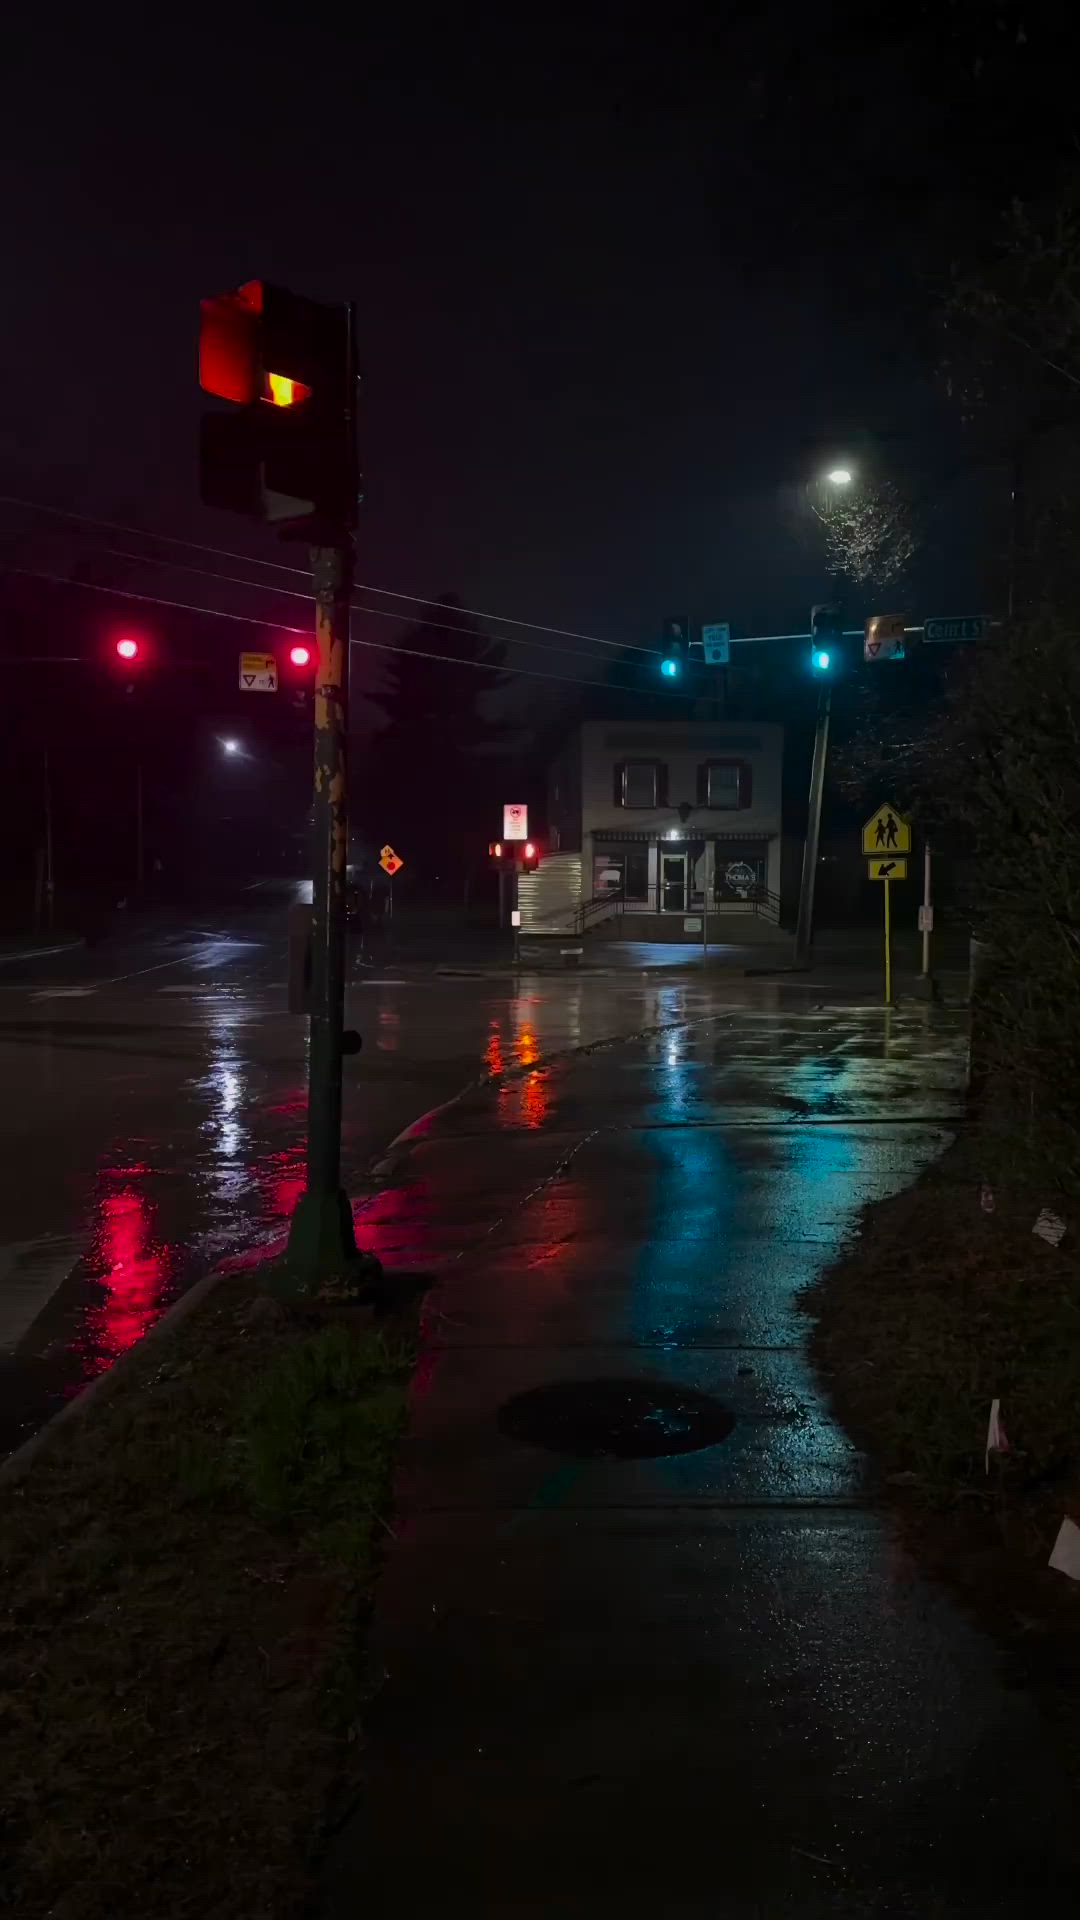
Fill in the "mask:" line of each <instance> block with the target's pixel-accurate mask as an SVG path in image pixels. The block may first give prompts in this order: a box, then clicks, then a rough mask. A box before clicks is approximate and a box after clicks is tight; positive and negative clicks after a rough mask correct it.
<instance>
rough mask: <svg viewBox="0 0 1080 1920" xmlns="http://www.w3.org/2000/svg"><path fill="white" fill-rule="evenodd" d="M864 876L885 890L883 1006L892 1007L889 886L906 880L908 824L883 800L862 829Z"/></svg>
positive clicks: (908, 851)
mask: <svg viewBox="0 0 1080 1920" xmlns="http://www.w3.org/2000/svg"><path fill="white" fill-rule="evenodd" d="M862 850H863V853H864V854H865V855H866V870H867V876H868V878H869V879H871V880H880V881H881V883H882V885H883V887H884V891H885V1005H886V1006H887V1007H891V1006H892V897H891V895H892V883H893V881H894V880H906V879H907V870H908V863H907V860H906V859H905V858H904V855H905V854H909V853H910V852H911V825H910V822H909V821H907V820H905V819H904V816H903V814H902V813H900V812H899V810H898V809H897V808H896V807H894V806H892V805H891V804H890V802H889V801H886V802H885V803H884V805H883V806H880V807H878V809H877V811H876V813H872V814H871V815H870V818H869V820H867V822H866V824H865V825H864V827H863V830H862Z"/></svg>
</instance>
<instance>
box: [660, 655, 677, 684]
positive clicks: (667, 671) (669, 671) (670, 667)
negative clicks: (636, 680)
mask: <svg viewBox="0 0 1080 1920" xmlns="http://www.w3.org/2000/svg"><path fill="white" fill-rule="evenodd" d="M660 671H661V673H662V674H664V675H665V676H666V677H667V679H669V680H674V678H675V676H676V674H677V673H678V671H679V663H678V661H677V660H661V662H660Z"/></svg>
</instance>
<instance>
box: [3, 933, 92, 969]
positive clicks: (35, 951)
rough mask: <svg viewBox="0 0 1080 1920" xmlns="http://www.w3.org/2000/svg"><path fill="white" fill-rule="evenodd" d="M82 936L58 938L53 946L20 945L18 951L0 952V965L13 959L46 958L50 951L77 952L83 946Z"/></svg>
mask: <svg viewBox="0 0 1080 1920" xmlns="http://www.w3.org/2000/svg"><path fill="white" fill-rule="evenodd" d="M85 945H86V941H85V939H83V938H81V937H80V938H79V939H77V940H60V941H58V942H57V944H56V946H54V947H21V948H20V949H19V951H18V953H0V967H6V966H8V965H10V964H11V963H12V962H13V961H15V960H47V959H48V957H49V955H50V954H51V953H78V951H79V948H80V947H85Z"/></svg>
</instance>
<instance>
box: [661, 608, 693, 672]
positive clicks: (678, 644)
mask: <svg viewBox="0 0 1080 1920" xmlns="http://www.w3.org/2000/svg"><path fill="white" fill-rule="evenodd" d="M689 638H690V623H689V621H688V620H687V618H686V616H685V615H684V614H673V615H669V617H668V618H667V619H666V620H665V621H664V623H663V626H662V627H661V630H660V639H661V653H660V671H661V673H662V674H663V676H664V679H665V680H677V679H678V677H679V675H680V674H681V672H682V670H683V667H684V666H685V664H686V649H687V643H688V641H689Z"/></svg>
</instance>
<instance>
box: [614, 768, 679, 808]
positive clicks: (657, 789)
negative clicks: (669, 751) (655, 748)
mask: <svg viewBox="0 0 1080 1920" xmlns="http://www.w3.org/2000/svg"><path fill="white" fill-rule="evenodd" d="M666 789H667V768H666V767H665V766H664V765H662V763H661V762H660V761H659V760H624V761H623V763H622V765H621V766H618V767H616V769H615V804H616V806H617V807H663V806H666V805H667V791H666Z"/></svg>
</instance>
